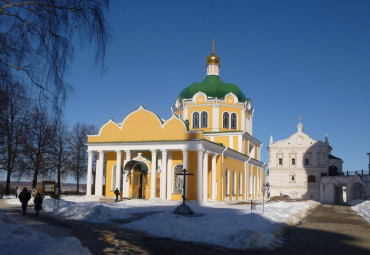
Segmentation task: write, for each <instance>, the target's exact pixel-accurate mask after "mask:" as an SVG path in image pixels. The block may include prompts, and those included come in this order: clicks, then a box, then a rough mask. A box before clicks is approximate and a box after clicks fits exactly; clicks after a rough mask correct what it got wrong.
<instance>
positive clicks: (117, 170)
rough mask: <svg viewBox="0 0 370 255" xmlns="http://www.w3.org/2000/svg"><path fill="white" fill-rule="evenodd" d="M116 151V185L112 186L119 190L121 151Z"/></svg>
mask: <svg viewBox="0 0 370 255" xmlns="http://www.w3.org/2000/svg"><path fill="white" fill-rule="evenodd" d="M116 152H117V163H116V186H117V187H113V188H114V189H115V188H118V190H121V156H122V153H121V151H116Z"/></svg>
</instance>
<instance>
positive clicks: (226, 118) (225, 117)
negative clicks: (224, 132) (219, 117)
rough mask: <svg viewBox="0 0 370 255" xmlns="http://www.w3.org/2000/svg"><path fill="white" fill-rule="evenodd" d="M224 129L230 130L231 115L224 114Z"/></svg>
mask: <svg viewBox="0 0 370 255" xmlns="http://www.w3.org/2000/svg"><path fill="white" fill-rule="evenodd" d="M222 127H223V128H229V113H227V112H224V114H223V125H222Z"/></svg>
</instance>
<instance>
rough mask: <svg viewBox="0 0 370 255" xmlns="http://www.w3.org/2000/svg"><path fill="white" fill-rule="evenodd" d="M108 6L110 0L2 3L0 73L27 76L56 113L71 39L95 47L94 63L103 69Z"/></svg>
mask: <svg viewBox="0 0 370 255" xmlns="http://www.w3.org/2000/svg"><path fill="white" fill-rule="evenodd" d="M108 7H109V0H83V1H82V0H31V1H25V0H24V1H22V0H0V69H4V70H7V71H8V72H9V73H10V74H11V75H12V76H13V78H14V79H16V78H22V77H25V78H26V80H28V81H29V82H30V83H31V84H33V85H36V86H37V87H38V88H39V89H41V92H42V95H44V96H45V97H47V98H49V99H51V100H52V102H53V104H54V107H55V108H56V109H57V110H60V106H61V105H62V104H63V103H64V100H65V98H66V95H67V92H68V90H69V87H68V85H67V84H66V82H65V80H64V75H65V73H66V71H68V67H69V64H70V63H71V61H72V60H73V56H74V48H73V44H72V41H73V40H74V39H79V40H80V42H81V45H84V44H85V43H92V44H93V45H94V46H95V61H94V63H95V64H96V65H99V66H100V70H101V72H103V71H104V65H103V63H104V56H105V50H106V46H107V43H108V41H109V30H108V25H107V21H106V20H105V15H104V12H105V11H106V10H107V9H108ZM0 79H1V77H0Z"/></svg>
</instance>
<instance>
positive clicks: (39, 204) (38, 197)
mask: <svg viewBox="0 0 370 255" xmlns="http://www.w3.org/2000/svg"><path fill="white" fill-rule="evenodd" d="M33 202H34V203H35V210H36V216H39V212H40V211H41V210H42V197H41V194H40V192H37V194H36V197H35V198H34V199H33Z"/></svg>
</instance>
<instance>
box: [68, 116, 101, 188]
mask: <svg viewBox="0 0 370 255" xmlns="http://www.w3.org/2000/svg"><path fill="white" fill-rule="evenodd" d="M96 130H97V128H96V127H95V126H93V125H86V124H84V123H82V124H81V123H79V122H78V123H77V124H76V125H75V126H74V128H73V130H72V132H71V152H72V157H71V159H72V168H73V170H72V171H71V173H72V175H73V176H74V177H75V178H76V181H77V194H79V191H80V180H81V178H83V177H85V176H86V173H87V152H86V150H87V146H86V143H87V135H89V134H94V133H96Z"/></svg>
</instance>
